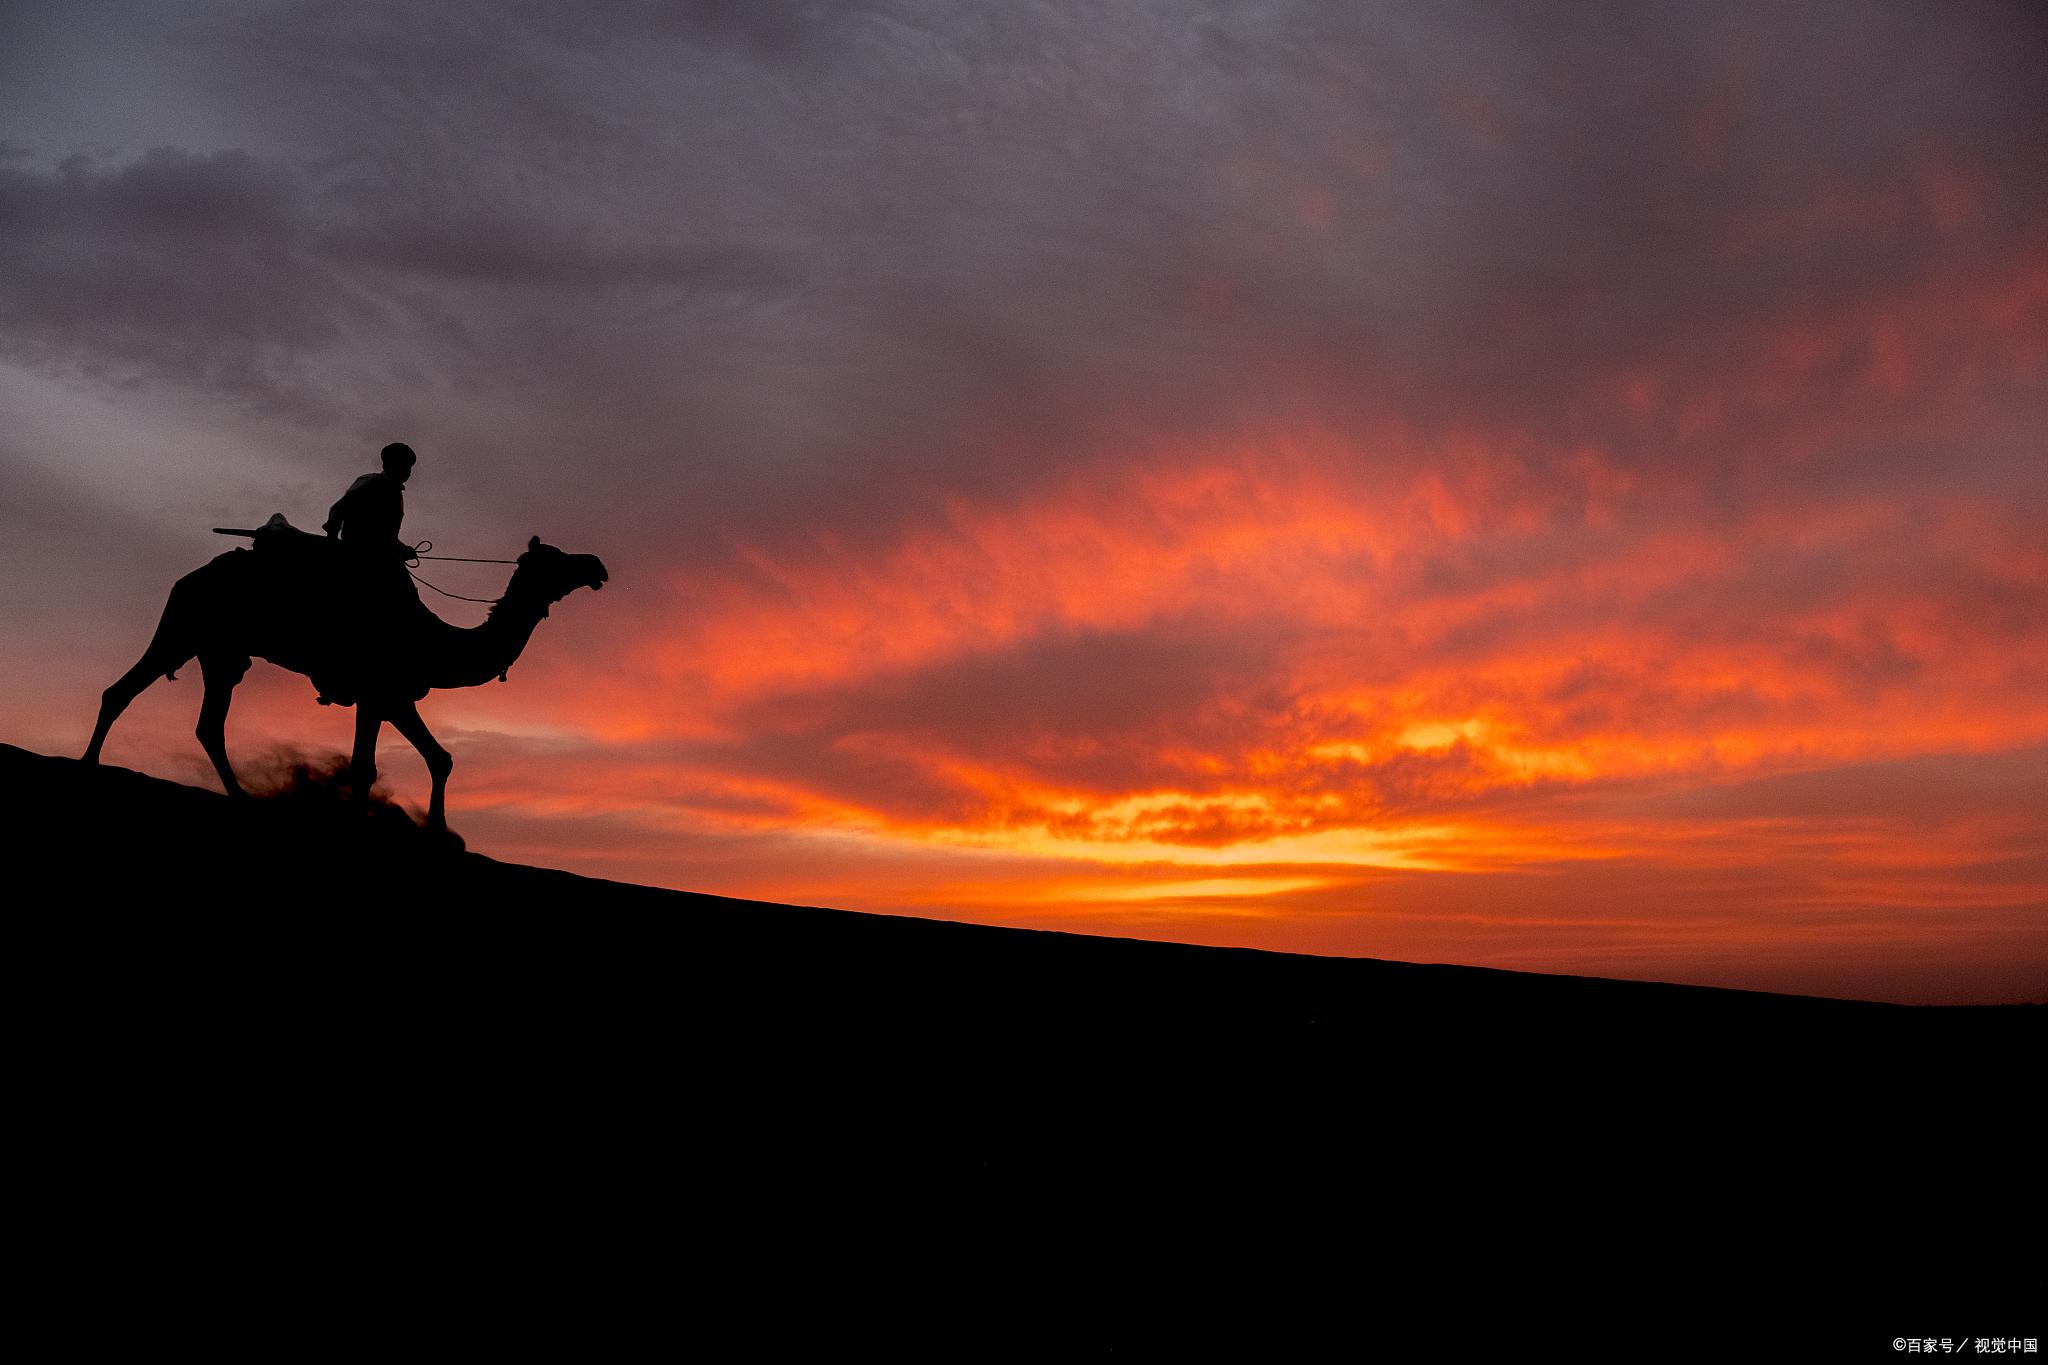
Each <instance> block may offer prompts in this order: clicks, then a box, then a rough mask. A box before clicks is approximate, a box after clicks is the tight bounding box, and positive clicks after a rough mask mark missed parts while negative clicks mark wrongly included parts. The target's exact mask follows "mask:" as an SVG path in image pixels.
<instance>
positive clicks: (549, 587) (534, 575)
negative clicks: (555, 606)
mask: <svg viewBox="0 0 2048 1365" xmlns="http://www.w3.org/2000/svg"><path fill="white" fill-rule="evenodd" d="M610 576H611V575H609V574H607V573H606V572H605V569H604V561H603V560H601V559H599V558H598V557H597V556H596V555H572V554H564V553H563V552H562V551H560V550H557V549H556V548H555V547H554V546H552V545H543V544H541V543H540V537H539V536H535V537H533V538H532V539H531V540H529V541H527V542H526V553H525V554H523V555H521V556H519V567H518V568H517V569H515V570H513V572H512V583H513V586H514V587H517V588H520V589H521V590H522V591H526V592H532V593H534V594H535V595H536V596H538V597H540V598H541V599H542V600H544V601H547V602H559V601H561V600H562V599H563V598H564V597H567V596H568V595H569V594H570V593H572V592H574V591H576V589H578V588H590V589H593V590H595V589H599V588H602V587H603V586H604V584H605V580H606V579H607V578H609V577H610ZM511 591H512V589H511V588H507V589H506V595H507V596H510V595H511Z"/></svg>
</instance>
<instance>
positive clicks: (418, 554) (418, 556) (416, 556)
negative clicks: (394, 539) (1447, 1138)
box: [405, 540, 519, 607]
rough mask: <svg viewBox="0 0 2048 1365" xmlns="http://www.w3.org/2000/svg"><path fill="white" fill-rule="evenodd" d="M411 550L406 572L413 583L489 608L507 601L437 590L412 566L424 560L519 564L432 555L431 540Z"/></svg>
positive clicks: (457, 562) (442, 594) (432, 543)
mask: <svg viewBox="0 0 2048 1365" xmlns="http://www.w3.org/2000/svg"><path fill="white" fill-rule="evenodd" d="M409 548H410V550H411V553H410V554H408V555H406V557H405V571H406V573H408V574H411V575H412V581H413V582H415V583H417V584H419V585H420V586H421V587H423V588H434V591H435V592H437V593H440V594H441V596H443V597H452V598H454V599H455V600H456V601H458V602H481V603H483V604H484V605H485V606H487V607H494V606H496V605H497V604H498V603H500V602H502V601H504V600H505V599H504V598H502V597H464V596H463V595H462V594H461V593H459V592H450V591H448V589H446V588H435V587H434V585H433V584H432V583H429V582H427V580H426V579H424V578H421V577H420V576H419V575H418V574H416V573H413V572H412V566H413V565H415V564H417V563H419V562H420V561H421V560H422V559H439V560H443V561H445V562H447V563H450V564H517V563H518V562H519V561H518V560H516V559H471V558H468V557H467V556H464V555H430V554H428V553H427V551H429V550H431V549H433V548H434V542H433V541H431V540H423V541H421V542H419V544H417V545H413V546H410V547H409Z"/></svg>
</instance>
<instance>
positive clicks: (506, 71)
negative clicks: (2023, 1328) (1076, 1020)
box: [0, 0, 2048, 1003]
mask: <svg viewBox="0 0 2048 1365" xmlns="http://www.w3.org/2000/svg"><path fill="white" fill-rule="evenodd" d="M2044 59H2048V10H2044V9H2043V8H2042V7H2040V6H2039V5H2037V4H2029V3H2023V2H2015V3H1977V2H1976V0H1955V2H1953V3H1943V4H1938V5H1931V4H1925V3H1882V2H1877V3H1855V4H1850V3H1842V2H1841V0H1836V2H1834V3H1826V4H1811V3H1798V2H1797V0H1770V2H1769V3H1717V2H1714V0H1704V2H1702V3H1692V4H1687V5H1683V6H1673V5H1659V4H1648V3H1645V4H1597V3H1589V4H1576V5H1571V6H1557V5H1552V4H1547V3H1505V2H1504V3H1495V4H1485V5H1477V4H1475V5H1459V4H1448V3H1447V4H1432V5H1414V4H1392V3H1389V4H1373V3H1358V4H1347V5H1341V6H1338V5H1330V4H1327V3H1323V2H1322V0H1301V2H1300V3H1295V2H1293V0H1264V2H1260V0H1245V2H1244V3H1232V4H1221V3H1213V4H1211V3H1201V0H1172V3H1164V2H1156V3H1155V2H1154V0H1114V3H1086V2H1085V0H1066V2H1064V3H1024V2H1023V0H1019V3H1011V4H1003V5H992V4H991V5H979V4H946V5H942V4H935V3H913V2H912V0H879V2H877V3H861V2H853V3H840V4H832V3H783V2H781V0H760V2H758V3H740V2H739V0H731V2H730V3H710V2H708V0H707V2H705V3H697V4H673V3H654V2H653V0H595V2H592V0H586V2H584V3H579V4H577V5H574V6H564V5H558V4H551V3H549V4H543V3H521V2H519V0H513V2H511V3H493V4H481V3H477V4H466V3H445V4H436V5H432V6H421V5H416V4H412V3H381V2H380V0H363V2H360V3H347V4H342V3H322V2H317V0H308V2H306V3H282V4H272V3H239V2H238V3H227V2H224V0H212V2H208V3H179V4H154V5H134V4H119V3H100V2H98V0H70V2H67V3H63V4H58V3H33V2H32V0H13V2H12V3H6V4H0V564H4V566H5V575H6V581H7V582H8V584H9V585H10V586H9V589H8V591H7V592H6V594H5V595H4V596H0V740H4V741H5V742H9V743H14V744H18V745H22V746H24V747H27V748H32V749H37V750H40V751H43V752H51V753H75V752H78V751H81V750H82V749H83V747H84V743H85V740H86V737H87V735H88V734H89V732H90V729H91V722H92V718H93V714H94V711H95V709H96V706H97V694H98V692H99V690H100V689H101V688H102V687H104V686H105V685H106V684H107V683H108V682H110V681H112V679H113V678H115V677H116V676H118V675H119V674H120V673H121V672H122V671H123V670H125V669H126V668H127V667H128V666H129V665H130V664H131V663H132V662H134V660H135V658H136V657H138V656H139V655H140V653H141V650H142V647H143V646H144V644H146V643H147V641H148V638H149V634H150V632H151V630H152V628H153V627H154V625H155V622H156V618H157V616H158V614H159V612H160V611H161V609H162V602H163V599H164V595H165V593H166V592H167V591H168V589H169V587H170V585H171V583H172V582H173V581H174V580H175V579H176V578H177V577H178V576H179V575H181V574H183V573H186V572H188V571H190V570H191V569H193V568H196V567H197V566H198V565H200V564H202V563H204V562H205V561H206V560H207V559H208V558H210V557H211V556H213V555H215V554H218V553H220V552H222V551H223V550H225V549H227V548H228V544H229V543H228V542H224V541H223V540H221V539H220V538H219V537H216V536H214V535H212V534H211V533H210V529H209V528H211V527H213V526H219V525H250V524H254V523H255V522H257V521H260V520H262V519H263V518H264V517H266V516H268V515H269V514H270V513H271V512H274V511H283V512H284V513H286V515H287V516H289V517H290V518H291V519H292V520H293V521H295V522H296V523H298V524H299V525H301V526H307V527H313V526H318V525H319V524H320V522H321V521H322V519H323V518H324V516H325V514H326V510H327V507H328V505H329V504H330V503H331V502H332V501H333V500H334V499H335V498H336V497H337V496H338V495H339V494H340V492H341V491H342V489H343V488H345V487H346V486H347V485H348V483H349V482H350V480H352V479H353V478H354V477H355V476H357V475H358V474H361V473H364V472H366V471H368V470H369V469H371V468H373V467H374V465H375V458H376V457H375V452H376V450H377V449H378V447H380V446H381V445H383V444H384V443H385V442H387V441H392V440H404V441H407V442H409V443H410V444H411V445H412V446H413V447H414V448H415V449H416V450H417V451H418V452H419V456H420V464H419V468H418V470H417V472H416V473H415V475H414V478H413V482H412V484H411V485H410V487H409V488H408V490H407V494H406V497H407V520H406V532H407V535H408V538H409V539H418V538H431V539H432V540H433V541H434V542H435V545H436V547H437V552H439V553H446V554H458V555H472V556H483V557H494V556H507V555H511V554H515V553H517V551H518V550H519V549H520V548H521V547H523V546H524V544H525V542H526V540H527V537H528V536H530V535H535V534H538V535H539V536H540V537H541V538H542V539H543V540H545V541H547V542H548V543H550V544H554V545H557V546H560V547H561V548H563V549H565V550H569V551H571V552H582V553H595V554H598V555H600V556H601V557H602V558H603V559H604V561H605V563H606V565H607V566H608V568H609V571H610V575H611V581H610V583H609V584H608V585H607V587H606V590H605V591H604V592H603V593H602V594H589V593H579V594H577V595H575V596H573V597H571V598H569V599H567V600H565V601H564V602H562V603H561V604H560V605H559V606H558V607H557V608H556V609H555V611H554V613H553V615H552V616H551V618H550V619H549V620H548V621H546V622H545V623H543V625H542V626H541V628H540V629H539V631H538V632H537V633H536V636H535V638H534V640H533V643H532V645H531V646H530V648H529V649H528V651H527V653H526V654H525V656H524V657H523V658H522V659H521V660H520V661H519V662H518V664H516V665H515V666H514V667H513V668H512V669H511V670H510V673H509V676H508V680H507V681H506V682H504V683H502V684H501V683H496V682H493V683H491V684H489V685H487V686H485V687H482V688H476V689H471V690H468V691H462V692H446V693H436V694H434V695H433V696H432V697H430V698H429V699H428V700H427V701H426V702H424V703H423V704H422V712H423V714H424V715H425V717H426V719H427V722H428V724H429V725H430V726H432V727H433V728H434V730H435V732H436V733H437V734H438V735H439V736H440V738H441V739H442V741H443V742H444V743H445V744H447V745H448V747H449V748H450V749H451V750H452V751H453V752H454V754H455V756H456V767H455V772H454V776H453V779H452V783H451V787H450V805H451V822H452V823H453V825H454V826H455V827H456V829H457V830H458V831H459V832H461V833H462V834H463V835H464V837H465V838H466V839H467V841H468V843H469V846H470V847H471V848H472V849H475V850H477V851H480V852H484V853H488V854H490V855H492V856H495V857H499V858H503V859H509V860H514V861H521V862H531V863H539V864H546V865H551V866H558V867H563V868H568V869H570V870H572V871H577V872H583V873H588V874H591V875H597V876H605V877H612V878H618V879H622V880H632V881H642V882H649V883H654V884H659V885H666V886H675V887H681V888H687V889H692V890H701V891H711V892H718V893H723V894H731V895H741V896H749V897H757V898H761V899H770V900H777V901H787V902H797V903H804V904H821V905H832V906H839V907H844V908H848V909H860V910H885V911H895V912H907V913H913V914H923V915H935V916H939V917H943V918H961V919H971V920H976V921H982V922H988V923H999V924H1014V925H1027V926H1033V927H1041V928H1059V929H1071V930H1079V931H1082V932H1089V933H1106V934H1119V935H1131V936H1139V937H1149V938H1165V939H1178V940H1183V941H1190V942H1201V943H1216V944H1235V945H1245V946H1252V947H1261V948H1273V949H1284V950H1288V951H1299V952H1315V953H1328V954H1338V955H1349V956H1369V957H1382V958H1398V959H1406V960H1413V961H1431V962H1459V963H1472V964H1479V965H1486V966H1495V967H1505V968H1514V969H1521V970H1534V971H1549V972H1571V973H1584V974H1596V975H1605V976H1618V977H1630V978H1643V979H1656V980H1668V981H1686V982H1697V983H1703V984H1710V985H1723V986H1739V987H1745V988H1752V989H1764V990H1783V991H1800V992H1808V993H1816V994H1827V995H1840V996H1854V997H1861V998H1874V999H1887V1000H1901V1001H1912V1002H1930V1003H1943V1002H1985V1001H2011V1000H2023V999H2031V1000H2044V999H2048V537H2044V536H2043V534H2042V530H2041V528H2042V525H2043V522H2044V519H2048V459H2044V446H2048V175H2043V174H2042V167H2043V165H2044V164H2048V85H2044V84H2043V83H2042V81H2041V79H2040V71H2041V68H2042V63H2043V60H2044ZM426 570H431V572H426ZM503 574H504V570H502V569H500V568H497V567H496V566H491V565H466V564H446V563H437V564H431V565H427V566H424V567H423V575H424V576H425V577H427V578H428V579H429V580H430V581H431V582H433V583H435V584H437V585H438V586H440V587H442V588H445V589H447V590H448V591H451V592H455V593H461V594H465V595H470V596H484V597H489V596H492V595H495V593H496V592H497V591H498V590H500V588H501V587H502V584H503V581H504V580H503ZM425 596H426V597H427V598H428V599H429V601H430V602H431V603H432V604H433V605H434V606H435V608H436V609H437V610H438V611H439V612H440V613H441V614H442V615H443V616H444V617H445V618H446V619H448V620H450V621H451V622H454V623H456V624H460V625H472V624H474V623H476V622H477V621H478V620H480V619H482V614H483V610H484V609H483V608H482V607H479V606H474V605H472V604H469V603H465V602H461V601H455V600H452V599H448V598H443V597H438V596H435V595H434V594H433V593H426V594H425ZM198 700H199V698H198V684H197V681H196V670H195V671H194V672H193V673H187V674H181V675H180V679H179V680H178V681H176V682H168V683H160V684H158V685H157V686H156V687H155V688H154V689H152V690H151V691H150V692H149V693H147V694H145V695H144V697H143V698H142V699H141V700H140V701H138V702H137V703H136V704H135V706H134V707H133V708H132V709H131V710H130V712H129V713H128V714H127V716H126V717H124V718H123V720H122V722H121V723H120V725H119V726H118V727H117V728H116V729H115V731H114V735H113V738H112V741H111V742H110V744H109V746H108V749H107V758H108V760H109V761H111V762H115V763H120V764H123V765H125V766H130V767H135V768H139V769H142V770H144V771H148V772H153V773H157V774H159V775H162V776H167V777H176V778H180V779H181V780H188V781H192V782H194V783H198V784H202V785H213V784H214V782H215V779H214V778H213V776H212V773H211V770H210V768H209V767H208V765H207V764H206V760H205V759H204V757H203V756H202V755H201V753H200V752H199V749H198V745H197V743H196V742H195V741H194V739H193V737H192V733H191V727H192V723H193V720H194V718H195V716H196V713H197V708H198ZM350 725H351V717H350V715H349V714H348V713H347V712H344V711H341V710H340V709H339V708H323V707H319V706H316V705H315V704H314V694H313V690H312V688H311V686H310V684H308V683H307V682H306V680H304V679H303V678H299V677H297V676H295V675H291V674H287V673H285V672H283V671H282V670H279V669H275V668H272V667H269V666H267V665H266V666H259V667H258V668H257V670H256V671H255V672H253V673H252V674H251V675H250V679H249V681H248V682H247V683H245V684H244V686H243V687H242V688H241V690H240V692H239V693H238V695H237V699H236V703H235V710H234V713H233V715H232V716H231V718H230V721H229V742H230V748H231V751H232V752H233V753H234V754H235V756H236V759H237V762H238V763H240V764H243V765H245V766H247V767H248V768H249V769H250V770H252V771H257V770H262V769H265V768H266V767H274V766H275V764H276V763H277V762H278V755H280V754H282V753H286V752H289V751H292V750H298V751H307V752H321V751H330V750H341V749H345V748H347V746H348V742H349V734H350ZM380 766H381V767H382V769H383V771H384V773H385V774H386V776H387V778H388V779H389V781H390V783H391V786H392V788H393V790H394V791H395V793H396V794H397V795H398V796H399V798H400V799H402V800H406V801H412V802H423V801H424V799H425V791H426V775H425V770H424V767H423V765H422V764H421V763H420V762H419V760H418V758H417V756H416V755H415V754H413V753H412V752H411V751H410V750H409V749H408V748H406V747H405V746H404V745H403V743H402V742H401V741H399V740H398V739H397V738H396V737H395V736H392V735H389V734H387V737H386V740H385V748H384V749H383V751H382V753H381V761H380ZM309 875H313V871H312V870H311V869H309Z"/></svg>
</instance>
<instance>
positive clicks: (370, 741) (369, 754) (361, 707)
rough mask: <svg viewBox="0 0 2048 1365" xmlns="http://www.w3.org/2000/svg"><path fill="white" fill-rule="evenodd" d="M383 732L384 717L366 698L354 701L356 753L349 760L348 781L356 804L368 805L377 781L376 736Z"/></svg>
mask: <svg viewBox="0 0 2048 1365" xmlns="http://www.w3.org/2000/svg"><path fill="white" fill-rule="evenodd" d="M383 730H384V717H383V716H381V715H379V714H378V713H377V708H376V707H374V706H372V705H371V704H370V699H369V698H368V697H360V698H358V699H357V700H356V751H355V754H354V755H353V756H352V757H351V758H350V759H349V765H348V779H349V783H350V784H351V785H352V786H353V787H354V788H355V799H356V804H357V805H359V806H367V805H369V804H370V788H371V786H372V785H374V784H375V783H376V781H377V736H378V735H379V734H381V733H382V732H383Z"/></svg>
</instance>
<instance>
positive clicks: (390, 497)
mask: <svg viewBox="0 0 2048 1365" xmlns="http://www.w3.org/2000/svg"><path fill="white" fill-rule="evenodd" d="M381 458H382V459H383V462H384V469H383V472H381V473H377V474H365V475H363V476H362V477H361V478H360V479H357V480H356V481H355V482H354V483H352V484H350V485H349V486H348V492H346V493H343V494H342V495H341V499H340V501H338V502H336V503H335V504H334V508H333V510H332V511H330V512H329V513H328V514H327V521H326V523H325V524H324V525H323V526H322V527H321V528H320V529H322V530H323V531H325V532H327V534H328V535H330V536H338V537H340V538H341V539H342V540H343V541H345V542H347V543H348V544H349V545H351V546H353V547H354V548H356V549H360V550H366V551H368V552H370V553H371V554H376V555H382V554H383V553H385V552H386V551H388V552H390V553H391V554H392V555H394V556H396V555H398V553H399V551H401V550H402V549H404V548H406V547H405V546H404V545H403V544H402V543H401V542H400V541H399V539H398V525H399V523H400V522H402V521H404V520H405V481H406V480H407V479H409V478H411V477H412V467H413V465H414V464H416V463H417V462H418V457H417V456H415V455H414V454H413V453H412V447H411V446H409V445H407V444H406V443H405V442H403V441H393V442H392V443H391V444H390V445H388V446H385V447H384V449H383V451H382V452H381Z"/></svg>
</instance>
